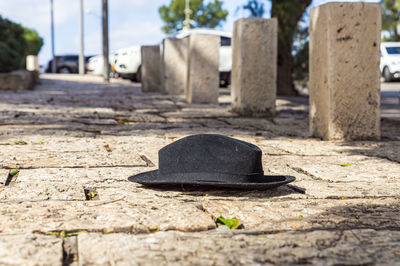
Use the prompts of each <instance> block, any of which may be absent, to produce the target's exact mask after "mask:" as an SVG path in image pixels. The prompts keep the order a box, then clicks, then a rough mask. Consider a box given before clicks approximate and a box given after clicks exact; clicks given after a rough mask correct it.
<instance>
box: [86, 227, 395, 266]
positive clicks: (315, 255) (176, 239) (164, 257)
mask: <svg viewBox="0 0 400 266" xmlns="http://www.w3.org/2000/svg"><path fill="white" fill-rule="evenodd" d="M78 243H79V263H80V264H81V265H102V264H112V265H132V264H135V265H227V264H232V265H277V264H278V265H294V264H308V265H360V264H362V265H375V264H379V265H398V264H400V259H399V256H400V233H399V232H391V231H375V230H344V231H313V232H304V233H301V234H300V233H296V232H290V233H280V234H272V235H243V234H237V235H236V234H233V235H232V234H230V233H226V234H221V233H206V234H204V233H179V232H160V233H155V234H151V235H126V234H109V235H101V234H82V235H79V236H78Z"/></svg>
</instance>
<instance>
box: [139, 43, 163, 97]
mask: <svg viewBox="0 0 400 266" xmlns="http://www.w3.org/2000/svg"><path fill="white" fill-rule="evenodd" d="M141 54H142V67H141V71H142V73H141V75H142V76H141V78H142V91H143V92H162V91H163V88H162V83H161V53H160V46H159V45H152V46H142V48H141Z"/></svg>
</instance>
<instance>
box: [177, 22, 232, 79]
mask: <svg viewBox="0 0 400 266" xmlns="http://www.w3.org/2000/svg"><path fill="white" fill-rule="evenodd" d="M191 34H209V35H217V36H220V37H221V47H220V50H219V80H220V85H221V86H222V87H227V86H228V85H229V84H231V72H232V46H231V39H232V33H230V32H224V31H219V30H212V29H190V30H182V31H179V32H177V33H176V34H175V35H174V37H176V38H179V39H183V38H186V37H188V36H190V35H191Z"/></svg>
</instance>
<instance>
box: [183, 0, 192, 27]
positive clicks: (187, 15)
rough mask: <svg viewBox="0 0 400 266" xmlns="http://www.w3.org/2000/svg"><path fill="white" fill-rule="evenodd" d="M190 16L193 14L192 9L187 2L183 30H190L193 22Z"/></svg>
mask: <svg viewBox="0 0 400 266" xmlns="http://www.w3.org/2000/svg"><path fill="white" fill-rule="evenodd" d="M190 14H192V10H191V9H190V2H189V0H186V2H185V20H184V21H183V29H184V30H190V25H191V24H192V21H191V20H190Z"/></svg>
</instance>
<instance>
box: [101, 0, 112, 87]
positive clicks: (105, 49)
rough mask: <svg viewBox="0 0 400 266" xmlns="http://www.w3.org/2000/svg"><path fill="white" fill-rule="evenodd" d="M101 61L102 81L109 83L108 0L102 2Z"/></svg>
mask: <svg viewBox="0 0 400 266" xmlns="http://www.w3.org/2000/svg"><path fill="white" fill-rule="evenodd" d="M102 13H103V14H102V15H103V61H104V69H103V76H104V81H106V82H110V66H109V62H108V0H103V12H102Z"/></svg>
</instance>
